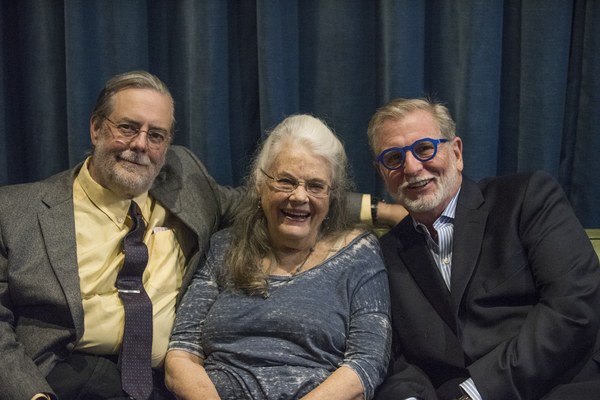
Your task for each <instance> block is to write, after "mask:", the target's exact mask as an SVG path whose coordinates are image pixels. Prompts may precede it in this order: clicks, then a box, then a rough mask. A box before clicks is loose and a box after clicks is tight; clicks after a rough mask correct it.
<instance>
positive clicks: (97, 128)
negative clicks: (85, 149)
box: [90, 115, 102, 146]
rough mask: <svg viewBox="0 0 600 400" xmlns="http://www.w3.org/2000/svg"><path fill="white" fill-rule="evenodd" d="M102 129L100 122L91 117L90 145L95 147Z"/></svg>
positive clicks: (98, 119)
mask: <svg viewBox="0 0 600 400" xmlns="http://www.w3.org/2000/svg"><path fill="white" fill-rule="evenodd" d="M101 129H102V121H101V120H100V118H99V117H98V116H95V115H92V118H90V137H91V139H92V144H93V145H94V146H96V144H97V142H98V138H99V137H100V133H101Z"/></svg>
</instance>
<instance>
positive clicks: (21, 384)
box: [0, 191, 54, 400]
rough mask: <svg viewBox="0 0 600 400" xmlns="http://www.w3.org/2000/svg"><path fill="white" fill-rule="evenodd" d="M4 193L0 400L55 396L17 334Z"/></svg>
mask: <svg viewBox="0 0 600 400" xmlns="http://www.w3.org/2000/svg"><path fill="white" fill-rule="evenodd" d="M5 192H6V191H0V359H1V360H2V361H1V363H0V399H7V400H8V399H10V400H29V399H31V398H32V397H33V396H34V395H35V394H37V393H52V389H51V388H50V386H49V385H48V383H47V382H46V379H45V378H44V376H43V375H42V373H41V372H40V371H39V369H38V367H37V366H36V365H35V363H34V362H33V361H32V359H31V358H30V357H29V355H27V354H26V353H25V349H24V346H23V345H22V344H20V343H19V341H18V340H17V337H16V333H15V326H14V324H15V315H14V312H13V307H12V301H11V292H10V289H9V274H8V264H9V263H8V251H7V247H6V243H5V240H4V237H5V235H6V232H5V231H3V225H4V224H3V222H6V219H5V217H7V216H8V217H10V211H9V205H8V201H7V199H6V196H3V194H4V193H5ZM52 396H54V395H52Z"/></svg>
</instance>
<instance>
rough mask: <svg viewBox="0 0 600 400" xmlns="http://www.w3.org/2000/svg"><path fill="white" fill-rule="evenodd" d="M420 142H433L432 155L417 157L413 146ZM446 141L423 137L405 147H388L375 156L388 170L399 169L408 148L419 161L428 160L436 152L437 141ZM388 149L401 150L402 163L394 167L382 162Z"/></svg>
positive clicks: (446, 140) (445, 140) (444, 140)
mask: <svg viewBox="0 0 600 400" xmlns="http://www.w3.org/2000/svg"><path fill="white" fill-rule="evenodd" d="M422 142H431V143H433V146H434V148H433V155H432V156H431V157H429V158H421V157H419V156H418V155H417V154H416V153H415V146H416V145H418V144H419V143H422ZM446 142H448V139H430V138H425V139H419V140H417V141H416V142H414V143H413V144H411V145H410V146H406V147H402V148H400V147H390V148H389V149H386V150H384V151H383V152H382V153H381V154H380V155H379V157H377V161H379V162H380V163H381V165H383V166H384V167H385V168H387V169H389V170H390V171H395V170H397V169H400V168H402V167H403V166H404V163H405V162H406V152H407V151H408V150H410V152H411V153H412V155H413V156H414V157H415V158H416V159H417V160H419V161H429V160H431V159H432V158H433V157H435V155H436V154H437V150H438V144H439V143H446ZM390 151H400V152H402V163H401V164H400V165H399V166H397V167H396V168H390V167H388V166H387V165H385V163H384V162H383V157H384V156H385V155H386V154H387V153H389V152H390Z"/></svg>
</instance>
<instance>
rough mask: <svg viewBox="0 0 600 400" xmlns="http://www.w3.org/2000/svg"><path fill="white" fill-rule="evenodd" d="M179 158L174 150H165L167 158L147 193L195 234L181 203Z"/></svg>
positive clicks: (180, 167) (180, 166)
mask: <svg viewBox="0 0 600 400" xmlns="http://www.w3.org/2000/svg"><path fill="white" fill-rule="evenodd" d="M182 170H183V166H182V165H181V160H179V158H178V157H176V156H175V154H174V152H173V151H172V150H171V149H169V150H168V151H167V160H166V163H165V166H164V167H163V168H162V170H161V171H160V173H159V174H158V176H157V177H156V179H155V180H154V184H153V185H152V188H151V189H150V191H149V193H150V195H151V196H152V197H154V198H155V199H156V200H158V201H159V202H160V203H161V204H162V205H163V206H164V207H165V208H167V209H168V210H169V211H170V212H171V213H173V214H174V215H175V216H177V218H179V219H180V220H181V221H182V222H183V223H184V224H186V225H187V226H188V227H189V228H190V229H192V230H193V231H194V232H195V233H196V234H198V232H196V229H195V228H194V224H191V223H190V221H189V218H188V217H187V214H186V213H185V210H183V207H182V203H181V197H180V195H181V188H182V186H183V183H182V182H181V179H182V176H183V173H182Z"/></svg>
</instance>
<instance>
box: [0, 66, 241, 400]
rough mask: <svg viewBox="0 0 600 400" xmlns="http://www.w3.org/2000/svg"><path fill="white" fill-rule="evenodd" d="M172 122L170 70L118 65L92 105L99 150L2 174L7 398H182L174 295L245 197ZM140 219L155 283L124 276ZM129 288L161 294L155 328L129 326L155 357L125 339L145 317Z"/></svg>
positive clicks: (2, 343) (153, 310) (147, 276)
mask: <svg viewBox="0 0 600 400" xmlns="http://www.w3.org/2000/svg"><path fill="white" fill-rule="evenodd" d="M174 127H175V120H174V110H173V99H172V97H171V94H170V93H169V90H168V89H167V87H166V86H165V85H164V83H163V82H161V81H160V80H159V79H158V78H157V77H156V76H154V75H151V74H149V73H147V72H145V71H133V72H128V73H125V74H121V75H117V76H115V77H113V78H111V79H110V80H109V81H108V82H107V83H106V86H105V88H104V89H103V90H102V92H101V93H100V96H99V97H98V100H97V102H96V106H95V108H94V111H93V113H92V117H91V120H90V136H91V141H92V145H93V147H92V154H91V156H90V157H88V159H87V160H85V161H84V162H83V163H81V164H79V165H78V166H76V167H75V168H73V169H72V170H69V171H64V172H62V173H59V174H58V175H55V176H53V177H51V178H49V179H47V180H45V181H41V182H35V183H28V184H23V185H14V186H7V187H3V188H0V358H1V359H2V365H1V366H0V388H2V390H0V399H10V400H30V399H36V400H37V399H53V400H54V399H57V398H59V399H61V400H68V399H129V398H137V399H147V398H150V399H154V400H159V399H170V398H172V396H171V394H170V393H169V392H168V391H167V390H166V388H165V387H164V382H163V379H164V375H163V373H162V371H161V369H162V365H163V361H164V357H165V354H166V350H167V345H168V342H169V337H170V333H171V327H172V325H173V320H174V317H175V310H176V307H177V305H178V303H179V300H180V298H181V296H182V295H183V292H184V290H183V289H184V288H185V287H187V284H188V282H189V280H190V279H191V276H192V275H193V273H194V269H195V268H196V265H197V264H198V261H199V260H200V259H201V256H202V255H203V254H204V252H205V251H206V249H207V247H208V240H209V238H210V237H211V236H212V234H213V233H215V232H216V231H217V230H218V229H220V228H221V227H224V226H227V225H228V224H229V222H230V221H231V219H232V217H233V215H234V210H235V209H236V206H237V200H238V198H239V192H238V191H237V190H235V189H232V188H228V187H223V186H219V185H217V183H216V182H215V181H214V180H213V179H212V178H211V177H210V175H209V174H208V173H207V171H206V169H205V168H204V166H203V165H202V163H200V161H198V159H197V158H196V157H195V156H194V155H193V154H192V153H191V152H190V151H189V150H187V149H185V148H183V147H180V146H171V141H172V139H173V134H174ZM134 221H136V222H134ZM139 221H142V222H141V223H140V222H139ZM133 226H141V227H142V230H141V234H140V236H141V238H140V240H139V241H138V242H137V243H138V245H139V242H143V245H141V246H142V247H143V248H144V249H146V250H147V252H146V256H145V264H143V268H142V270H141V271H142V272H141V275H140V274H139V273H138V275H137V276H138V277H141V282H143V288H144V289H145V290H138V289H136V290H130V289H128V288H126V287H125V286H124V285H125V284H123V283H119V281H118V279H120V271H121V270H124V269H125V268H124V264H125V261H124V260H125V259H126V256H125V253H126V251H125V250H124V246H125V245H124V243H125V242H126V240H127V239H124V238H125V237H126V236H129V235H128V232H129V231H130V228H132V227H133ZM132 231H133V229H132ZM146 250H144V251H142V253H143V252H145V251H146ZM134 262H135V261H134ZM125 278H127V279H129V276H127V277H125ZM136 279H139V278H136ZM181 288H183V289H182V290H180V289H181ZM141 292H145V293H143V294H141ZM124 294H126V295H128V296H142V295H143V296H144V297H145V299H148V302H149V303H150V307H149V308H148V307H147V304H148V303H146V307H147V308H145V310H146V311H144V312H145V318H146V319H145V320H144V321H146V322H147V324H146V328H144V330H143V333H140V331H137V330H136V329H135V328H134V330H131V331H129V332H132V333H131V334H130V337H132V338H133V339H131V340H130V341H129V343H130V347H132V346H134V347H135V346H136V343H135V342H136V341H140V342H142V340H147V341H146V342H145V343H148V345H143V346H137V347H141V349H142V350H141V353H131V354H134V355H133V356H131V355H128V356H127V357H139V360H143V361H135V359H134V358H128V359H127V360H129V359H132V360H134V361H126V359H125V357H123V354H122V352H121V349H122V348H123V347H124V343H125V340H124V337H126V336H127V335H128V334H126V333H125V331H127V330H128V318H130V317H131V316H134V319H129V321H131V322H130V323H129V326H134V325H135V324H139V325H141V323H139V322H138V320H137V319H135V318H137V317H135V315H136V313H137V314H141V311H138V310H139V308H131V309H129V310H130V311H127V310H125V307H124V304H125V300H126V299H125V298H124V297H123V295H124ZM130 298H131V297H130ZM145 299H144V300H143V301H146V300H145ZM122 300H123V301H122ZM129 304H133V303H131V302H130V303H129ZM133 307H140V305H139V303H138V300H135V304H133ZM125 371H127V372H125ZM141 371H143V372H141ZM126 373H127V374H129V375H128V376H130V377H131V378H128V379H125V378H123V379H122V376H123V377H125V376H126V375H125V374H126Z"/></svg>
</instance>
